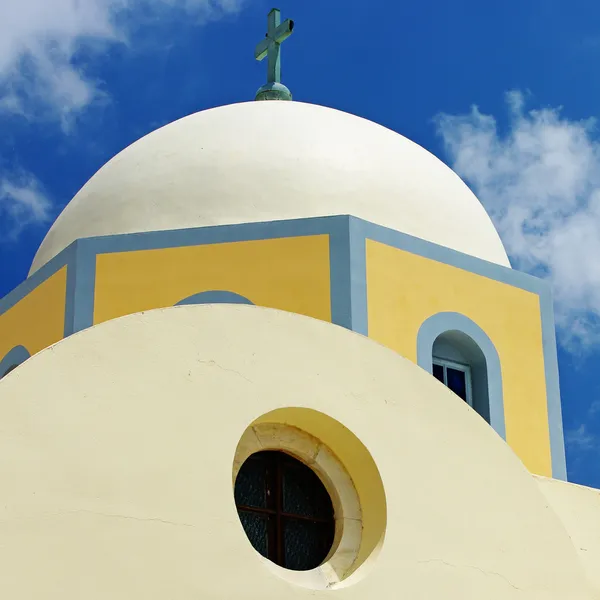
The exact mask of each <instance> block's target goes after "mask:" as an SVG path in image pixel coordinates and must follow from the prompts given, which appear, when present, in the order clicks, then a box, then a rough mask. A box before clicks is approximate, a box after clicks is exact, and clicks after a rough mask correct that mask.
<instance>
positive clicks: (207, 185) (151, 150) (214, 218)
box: [31, 102, 510, 272]
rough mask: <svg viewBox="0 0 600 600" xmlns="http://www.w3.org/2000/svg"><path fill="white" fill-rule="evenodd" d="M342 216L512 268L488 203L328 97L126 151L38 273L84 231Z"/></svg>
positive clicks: (57, 235) (61, 231)
mask: <svg viewBox="0 0 600 600" xmlns="http://www.w3.org/2000/svg"><path fill="white" fill-rule="evenodd" d="M338 214H351V215H354V216H356V217H360V218H362V219H365V220H367V221H373V222H374V223H377V224H378V225H384V226H386V227H391V228H392V229H396V230H398V231H402V232H405V233H408V234H411V235H414V236H417V237H420V238H422V239H425V240H428V241H431V242H435V243H437V244H441V245H442V246H447V247H448V248H452V249H455V250H459V251H461V252H465V253H467V254H472V255H474V256H477V257H479V258H483V259H485V260H488V261H491V262H496V263H499V264H502V265H506V266H510V264H509V261H508V258H507V256H506V252H505V250H504V247H503V246H502V242H501V241H500V237H499V236H498V233H497V232H496V230H495V229H494V226H493V224H492V221H491V220H490V218H489V216H488V215H487V213H486V211H485V210H484V208H483V206H482V205H481V204H480V202H479V200H477V198H476V197H475V195H474V194H473V193H472V192H471V191H470V190H469V188H468V187H467V186H466V185H465V184H464V183H463V182H462V181H461V179H460V178H459V177H458V176H457V175H456V174H455V173H454V172H453V171H452V170H451V169H449V168H448V167H447V166H446V165H444V163H442V162H441V161H440V160H438V159H437V158H436V157H435V156H433V155H432V154H430V153H429V152H427V151H426V150H425V149H423V148H421V147H420V146H418V145H417V144H415V143H413V142H411V141H410V140H408V139H406V138H405V137H403V136H401V135H399V134H397V133H395V132H393V131H391V130H390V129H387V128H385V127H382V126H380V125H377V124H375V123H373V122H371V121H367V120H365V119H361V118H359V117H356V116H354V115H350V114H348V113H344V112H341V111H338V110H334V109H330V108H325V107H323V106H315V105H312V104H304V103H300V102H246V103H241V104H233V105H229V106H222V107H219V108H214V109H211V110H205V111H202V112H199V113H196V114H193V115H190V116H188V117H185V118H183V119H180V120H178V121H175V122H174V123H171V124H170V125H167V126H165V127H162V128H160V129H158V130H157V131H154V132H153V133H151V134H149V135H147V136H145V137H143V138H142V139H141V140H139V141H137V142H135V143H134V144H132V145H131V146H129V147H128V148H126V149H125V150H124V151H123V152H121V153H119V154H118V155H117V156H115V157H114V158H113V159H112V160H110V161H109V162H108V163H107V164H106V165H105V166H104V167H102V168H101V169H100V170H99V171H98V172H97V173H96V174H95V175H94V176H93V177H92V178H91V179H90V181H89V182H88V183H86V185H85V186H84V187H83V188H82V189H81V191H80V192H79V193H78V194H77V195H76V196H75V197H74V198H73V200H72V201H71V202H70V203H69V204H68V205H67V207H66V208H65V210H64V211H63V212H62V214H61V215H60V216H59V217H58V219H57V220H56V222H55V223H54V225H53V226H52V227H51V229H50V231H49V232H48V235H47V236H46V238H45V240H44V242H43V243H42V245H41V246H40V249H39V250H38V252H37V254H36V257H35V259H34V261H33V265H32V269H31V272H33V271H36V270H37V269H39V268H40V267H41V266H42V265H43V264H45V263H46V262H48V260H50V259H51V258H52V257H53V256H55V255H56V254H57V253H58V252H60V251H61V250H63V249H64V248H66V247H67V246H68V245H69V244H70V243H71V242H73V241H74V240H76V239H78V238H84V237H91V236H98V235H110V234H118V233H132V232H139V231H160V230H165V229H167V230H170V229H186V228H190V227H203V226H208V225H228V224H234V223H246V222H259V221H276V220H281V219H297V218H307V217H319V216H326V215H338Z"/></svg>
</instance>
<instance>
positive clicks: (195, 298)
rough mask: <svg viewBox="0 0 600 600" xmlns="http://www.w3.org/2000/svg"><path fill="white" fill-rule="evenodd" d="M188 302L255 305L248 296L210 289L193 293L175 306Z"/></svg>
mask: <svg viewBox="0 0 600 600" xmlns="http://www.w3.org/2000/svg"><path fill="white" fill-rule="evenodd" d="M187 304H251V305H253V306H254V302H252V301H250V300H248V298H245V297H244V296H240V294H235V293H234V292H227V291H225V290H208V291H206V292H200V293H199V294H193V295H192V296H188V297H187V298H184V299H183V300H180V301H179V302H178V303H177V304H176V305H175V306H185V305H187Z"/></svg>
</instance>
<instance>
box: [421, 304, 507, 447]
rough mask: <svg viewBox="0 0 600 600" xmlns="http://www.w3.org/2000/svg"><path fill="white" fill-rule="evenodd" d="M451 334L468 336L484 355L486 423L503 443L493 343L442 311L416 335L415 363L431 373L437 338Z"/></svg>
mask: <svg viewBox="0 0 600 600" xmlns="http://www.w3.org/2000/svg"><path fill="white" fill-rule="evenodd" d="M451 331H459V332H462V333H464V334H465V335H467V336H468V337H469V338H471V339H472V340H473V342H475V344H477V346H478V347H479V349H480V350H481V352H482V353H483V355H484V357H485V362H486V367H487V387H488V402H489V423H490V425H491V426H492V427H493V428H494V430H495V431H496V432H497V433H498V435H500V437H502V439H504V440H506V425H505V420H504V399H503V392H502V367H501V364H500V357H499V356H498V352H497V350H496V348H495V346H494V344H493V343H492V340H491V339H490V338H489V336H488V335H487V334H486V333H485V331H483V329H481V327H479V325H477V324H476V323H475V322H474V321H472V320H471V319H469V318H468V317H465V315H461V314H460V313H456V312H442V313H437V314H435V315H433V316H431V317H429V318H428V319H427V320H426V321H425V322H424V323H423V324H422V325H421V327H420V328H419V333H418V334H417V364H418V365H419V366H420V367H422V368H423V369H425V370H426V371H427V372H428V373H433V344H434V342H435V340H436V339H437V338H438V337H439V336H440V335H442V334H444V333H447V332H451Z"/></svg>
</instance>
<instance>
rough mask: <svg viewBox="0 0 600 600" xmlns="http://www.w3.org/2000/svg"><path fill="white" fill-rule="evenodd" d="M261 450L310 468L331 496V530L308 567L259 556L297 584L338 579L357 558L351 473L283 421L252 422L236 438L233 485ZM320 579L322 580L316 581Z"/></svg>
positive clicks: (358, 526) (357, 519)
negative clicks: (320, 556)
mask: <svg viewBox="0 0 600 600" xmlns="http://www.w3.org/2000/svg"><path fill="white" fill-rule="evenodd" d="M265 450H275V451H281V452H285V453H287V454H289V455H291V456H292V457H294V458H296V459H297V460H299V461H301V462H302V463H304V464H305V465H306V466H308V467H309V468H310V469H312V470H313V472H314V473H315V474H316V475H317V477H318V478H319V479H320V480H321V482H322V483H323V485H324V486H325V489H326V490H327V493H328V494H329V497H330V498H331V502H332V504H333V511H334V520H335V534H334V539H333V544H332V546H331V550H330V551H329V553H328V554H327V556H326V557H325V560H324V561H323V563H322V564H321V565H319V566H318V567H316V568H315V569H312V570H311V571H291V570H289V569H285V568H283V567H280V566H279V565H276V564H275V563H273V562H271V561H270V560H269V559H267V558H265V557H263V556H262V555H260V554H259V555H260V556H261V558H262V559H263V560H264V561H265V562H266V563H268V564H269V565H270V566H271V567H272V568H273V569H275V570H276V572H277V573H278V574H279V575H281V576H283V577H284V578H286V579H290V580H292V581H293V582H294V583H297V584H300V585H302V584H303V583H305V584H307V585H308V586H309V587H312V588H314V587H323V588H327V587H331V586H332V585H334V584H336V583H339V582H341V581H343V579H344V578H345V577H346V576H347V575H348V574H349V573H351V572H352V568H353V566H354V563H355V562H356V560H357V558H358V555H359V551H360V547H361V543H362V531H363V521H362V511H361V506H360V500H359V496H358V493H357V491H356V488H355V487H354V483H353V481H352V478H351V476H350V474H349V473H348V471H347V470H346V469H345V467H344V466H343V465H342V463H341V462H340V461H339V460H338V458H337V457H336V456H335V454H334V453H333V452H332V451H331V450H330V449H329V448H328V447H327V446H326V445H325V444H324V443H323V442H321V441H320V440H318V439H317V438H315V437H313V436H312V435H310V434H309V433H307V432H305V431H303V430H301V429H298V428H297V427H294V426H292V425H287V424H283V423H281V424H280V423H257V424H254V425H251V426H250V427H248V428H247V429H246V431H245V432H244V434H243V435H242V437H241V439H240V441H239V443H238V446H237V449H236V452H235V457H234V461H233V473H232V475H233V477H232V486H233V487H235V480H236V477H237V474H238V472H239V470H240V468H241V466H242V465H243V464H244V462H245V461H246V460H247V459H248V458H249V457H250V456H251V455H252V454H256V453H257V452H262V451H265ZM240 526H241V523H240ZM257 554H258V553H257ZM319 580H320V581H321V582H322V585H317V582H318V581H319Z"/></svg>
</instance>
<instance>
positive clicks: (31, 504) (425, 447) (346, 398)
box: [0, 305, 593, 600]
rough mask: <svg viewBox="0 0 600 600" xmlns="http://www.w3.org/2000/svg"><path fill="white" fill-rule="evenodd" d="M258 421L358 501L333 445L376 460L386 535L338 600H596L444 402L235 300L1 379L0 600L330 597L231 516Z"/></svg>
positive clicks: (72, 345)
mask: <svg viewBox="0 0 600 600" xmlns="http://www.w3.org/2000/svg"><path fill="white" fill-rule="evenodd" d="M269 413H270V414H274V415H278V414H279V415H280V417H279V418H280V419H283V420H285V421H286V424H288V425H291V426H294V427H299V428H300V429H304V430H306V431H307V432H308V433H310V434H311V435H313V436H315V437H317V438H322V439H324V441H325V442H326V444H327V446H328V447H329V448H330V449H331V450H332V451H333V452H334V453H335V454H336V456H337V457H338V458H339V459H340V460H341V461H343V463H344V466H345V468H346V469H347V470H348V472H349V473H350V474H351V476H352V477H353V479H354V482H355V485H356V490H357V492H358V494H359V498H360V500H361V502H362V503H367V504H369V503H372V502H375V501H380V500H377V499H376V498H373V497H370V496H369V485H368V484H369V473H368V472H366V471H362V470H361V464H363V463H364V461H362V460H357V458H356V456H354V457H353V456H352V452H351V451H349V450H348V448H349V447H350V446H348V445H347V444H346V443H345V442H344V436H346V437H347V436H348V435H350V434H351V435H352V436H354V437H356V438H358V439H359V440H360V441H361V443H362V444H363V445H364V447H365V448H366V449H367V450H368V452H369V453H370V455H371V457H372V459H373V461H374V464H375V465H376V466H377V469H378V472H379V474H380V477H381V480H382V482H383V487H384V492H385V503H386V505H387V522H386V523H385V539H384V541H383V544H382V545H380V546H379V547H378V550H377V552H373V553H372V554H371V559H370V560H367V561H366V562H365V563H364V564H363V565H362V566H361V567H359V569H358V570H357V571H355V572H354V574H353V575H352V576H351V577H350V578H349V579H347V580H345V581H343V582H342V583H341V584H339V589H338V590H337V592H336V597H337V598H339V599H340V600H364V599H365V598H377V599H378V600H392V599H394V600H395V599H397V598H398V597H399V596H401V597H407V598H444V599H457V600H458V599H460V600H475V599H477V600H481V598H485V599H486V600H510V599H511V598H514V599H519V600H527V599H530V600H550V599H552V600H559V599H560V600H564V599H565V598H569V600H583V599H587V600H590V599H591V598H593V596H591V594H590V592H589V590H588V587H587V586H588V582H587V580H586V577H585V574H584V571H583V568H582V566H581V564H580V561H579V558H578V555H577V553H576V551H575V549H574V548H573V546H572V544H571V542H570V540H569V537H568V535H567V533H566V532H565V530H564V528H563V526H562V525H561V523H560V521H559V519H558V518H557V516H556V515H555V513H554V512H553V511H552V510H551V509H550V508H548V506H547V502H546V500H545V498H544V497H543V495H542V493H541V492H540V491H539V489H538V486H537V483H536V482H535V480H534V479H533V478H532V477H531V475H529V473H528V472H527V471H526V470H525V468H524V467H523V465H522V464H521V463H520V462H519V460H518V459H517V458H516V457H515V456H514V455H513V453H512V452H511V451H510V449H509V448H508V447H507V446H506V445H505V444H504V443H503V442H502V440H501V439H500V438H499V437H498V436H497V435H496V434H495V433H494V432H493V431H492V429H491V428H490V427H488V426H487V425H486V424H485V423H484V421H483V420H482V419H480V418H479V417H478V415H477V414H476V413H474V412H473V411H472V410H471V409H470V408H469V407H468V406H467V405H465V404H464V403H463V402H462V401H460V400H459V399H458V398H456V397H455V396H454V395H453V394H452V393H451V392H450V391H449V390H447V389H446V388H445V387H444V386H442V385H441V384H439V382H437V381H436V380H435V379H433V378H432V377H431V376H429V375H428V374H427V373H425V372H424V371H423V370H421V369H420V368H419V367H417V366H415V365H413V364H412V363H410V362H409V361H408V360H405V359H403V358H401V357H400V356H399V355H397V354H396V353H394V352H393V351H391V350H388V349H386V348H384V347H382V346H380V345H378V344H376V343H374V342H372V341H370V340H368V339H367V338H364V337H362V336H359V335H357V334H354V333H351V332H349V331H347V330H345V329H343V328H340V327H336V326H333V325H330V324H327V323H324V322H321V321H318V320H313V319H309V318H306V317H301V316H298V315H294V314H291V313H284V312H279V311H274V310H270V309H262V308H258V307H251V306H240V305H238V306H227V305H215V306H211V305H204V306H182V307H176V308H169V309H161V310H156V311H150V312H147V313H142V314H136V315H130V316H127V317H124V318H122V319H117V320H113V321H109V322H107V323H104V324H102V325H98V326H96V327H93V328H91V329H87V330H84V331H83V332H80V333H78V334H76V335H73V336H71V337H69V338H67V339H65V340H64V341H62V342H60V343H58V344H56V345H55V346H53V347H51V348H49V349H47V350H45V351H43V352H41V353H39V354H37V355H36V356H34V357H32V358H31V359H30V360H29V361H27V362H26V363H24V364H23V365H22V366H21V367H20V368H18V369H17V370H15V371H13V372H12V373H11V374H9V375H8V376H7V377H6V378H5V379H3V380H2V381H1V382H0V423H1V424H2V426H1V428H0V484H1V487H2V503H1V504H0V511H1V518H0V539H1V540H2V544H0V564H1V565H2V569H1V570H0V596H2V597H5V598H12V599H13V600H30V599H31V598H40V599H51V600H54V599H56V600H58V599H60V600H71V599H73V600H75V599H77V600H79V599H80V598H82V597H85V598H86V599H89V600H95V599H100V598H102V599H104V598H111V599H114V600H121V599H122V600H125V599H127V600H131V598H146V599H148V600H154V599H156V600H159V599H160V600H164V599H165V598H178V599H181V600H188V599H189V600H191V599H192V598H210V599H211V600H231V598H242V597H243V598H245V599H247V600H259V599H260V600H286V599H289V600H291V599H292V598H294V599H295V600H301V599H303V598H306V599H307V600H308V599H309V598H310V599H315V598H316V599H318V598H323V599H325V598H329V597H330V594H331V592H330V591H329V590H325V589H320V587H319V585H320V584H319V582H318V581H315V580H313V579H311V576H310V573H311V572H309V574H308V576H307V577H306V578H305V577H301V578H300V579H299V580H298V581H296V582H295V581H293V580H291V578H290V577H287V574H286V576H283V574H281V576H279V575H278V574H277V570H276V569H274V568H271V567H272V565H267V564H266V561H265V559H263V558H262V557H260V556H259V555H258V554H257V553H256V552H255V551H254V550H253V549H252V547H251V546H250V544H249V542H248V541H247V539H246V537H245V535H244V533H243V530H242V528H241V525H240V523H239V520H238V517H237V514H236V510H235V506H234V502H233V494H232V468H233V460H234V455H235V451H236V447H237V444H238V442H239V440H240V438H241V436H242V434H243V432H244V431H245V430H246V428H247V427H248V425H250V424H251V423H254V422H256V421H257V419H258V420H260V418H261V416H264V415H267V414H269ZM318 413H322V414H325V415H327V416H328V418H331V419H334V420H335V421H337V422H338V423H339V424H340V426H339V428H338V429H339V431H337V432H334V433H332V432H331V431H330V429H331V428H327V427H323V421H322V420H320V419H319V418H312V417H311V418H308V417H306V414H310V415H315V414H318ZM303 415H304V416H303ZM273 418H275V417H272V418H271V420H273ZM344 432H346V433H344ZM345 444H346V445H345Z"/></svg>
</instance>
